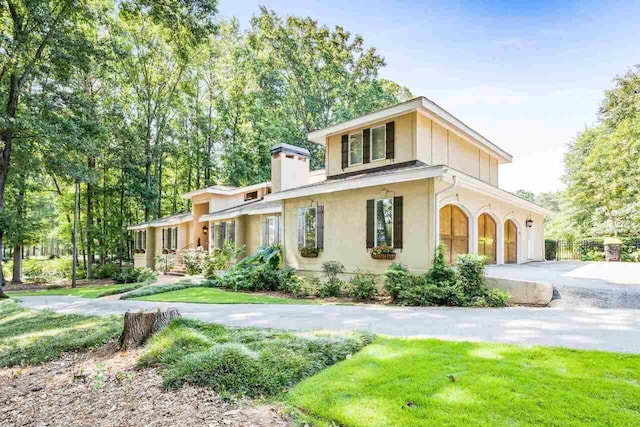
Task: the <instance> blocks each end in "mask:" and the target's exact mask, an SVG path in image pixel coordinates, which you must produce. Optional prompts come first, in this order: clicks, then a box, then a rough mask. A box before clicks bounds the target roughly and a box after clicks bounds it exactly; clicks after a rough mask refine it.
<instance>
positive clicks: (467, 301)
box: [384, 246, 509, 307]
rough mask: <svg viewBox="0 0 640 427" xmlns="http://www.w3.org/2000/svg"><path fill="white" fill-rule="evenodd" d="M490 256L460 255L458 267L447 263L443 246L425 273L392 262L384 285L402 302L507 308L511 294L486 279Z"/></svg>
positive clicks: (396, 299) (401, 303) (457, 262)
mask: <svg viewBox="0 0 640 427" xmlns="http://www.w3.org/2000/svg"><path fill="white" fill-rule="evenodd" d="M485 265H486V258H484V257H481V256H478V255H473V254H468V255H462V256H459V257H458V258H457V260H456V264H455V269H454V268H451V267H450V266H449V265H447V263H446V261H445V259H444V252H443V248H442V246H441V247H439V248H438V253H437V254H436V257H435V259H434V262H433V266H432V268H431V269H430V270H429V272H427V273H426V274H424V275H414V274H411V273H410V272H409V271H408V270H407V269H406V267H404V266H402V265H399V264H392V265H391V267H389V268H388V269H387V271H385V273H384V288H385V289H386V290H387V292H389V295H391V298H392V299H393V301H394V302H395V303H397V304H400V305H413V306H421V305H447V306H481V307H486V306H491V307H503V306H505V305H506V303H507V301H508V299H509V295H508V294H507V293H506V292H503V291H500V290H499V289H492V290H489V289H487V287H486V284H485V282H484V269H485Z"/></svg>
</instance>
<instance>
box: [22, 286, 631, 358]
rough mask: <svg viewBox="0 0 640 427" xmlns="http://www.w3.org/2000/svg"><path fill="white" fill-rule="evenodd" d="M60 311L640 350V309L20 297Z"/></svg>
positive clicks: (33, 305) (32, 304)
mask: <svg viewBox="0 0 640 427" xmlns="http://www.w3.org/2000/svg"><path fill="white" fill-rule="evenodd" d="M19 299H20V300H21V301H22V302H21V305H23V306H25V307H28V308H33V309H51V310H54V311H57V312H62V313H83V314H96V315H109V314H122V313H124V312H126V311H127V310H131V311H137V310H142V309H156V308H166V307H176V308H177V309H178V310H179V311H180V313H181V314H182V315H183V316H186V317H191V318H195V319H200V320H202V321H206V322H212V323H221V324H224V325H229V326H255V327H264V328H282V329H294V330H308V329H336V330H350V329H366V330H370V331H372V332H375V333H378V334H384V335H391V336H400V337H430V338H440V339H446V340H457V341H486V342H505V343H514V344H521V345H550V346H563V347H570V348H578V349H595V350H606V351H616V352H627V353H638V354H640V313H639V312H638V311H637V310H612V309H598V308H572V309H568V308H563V309H558V308H526V307H512V308H503V309H486V308H450V307H385V306H375V305H270V304H256V305H251V304H228V305H224V304H189V303H156V302H147V301H132V300H116V301H114V300H105V299H83V298H77V297H67V296H33V297H20V298H19Z"/></svg>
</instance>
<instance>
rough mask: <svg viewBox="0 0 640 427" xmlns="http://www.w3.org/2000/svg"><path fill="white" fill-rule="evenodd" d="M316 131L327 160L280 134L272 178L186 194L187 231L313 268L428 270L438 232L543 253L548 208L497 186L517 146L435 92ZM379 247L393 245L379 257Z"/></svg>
mask: <svg viewBox="0 0 640 427" xmlns="http://www.w3.org/2000/svg"><path fill="white" fill-rule="evenodd" d="M309 140H310V141H311V142H313V143H316V144H319V145H322V146H324V147H325V169H323V170H320V171H314V172H310V171H309V161H308V158H309V153H308V151H307V150H305V149H302V148H299V147H294V146H291V145H287V144H281V145H278V146H276V147H274V148H273V149H272V151H271V169H272V170H271V175H272V179H271V182H270V183H262V184H257V185H255V186H251V187H243V188H235V187H224V189H223V188H222V187H220V186H216V187H210V188H207V189H202V190H198V191H194V192H192V193H188V194H186V195H185V197H188V198H190V199H191V200H192V201H193V211H192V212H191V213H190V215H191V217H190V220H185V221H186V222H188V223H190V224H191V227H190V229H189V231H190V233H191V236H190V237H189V240H185V241H186V242H187V243H188V244H189V245H193V244H196V243H197V242H198V241H199V243H200V245H198V246H201V247H203V248H208V249H209V250H211V249H213V248H215V247H221V246H222V244H223V243H224V242H225V241H227V240H230V241H233V242H234V244H236V245H238V246H245V247H246V249H247V252H248V253H253V252H255V250H256V249H257V248H258V247H259V246H261V245H267V244H273V243H281V244H282V248H283V257H284V262H285V263H286V264H287V265H289V266H291V267H293V268H295V269H297V270H299V271H301V272H308V273H317V272H319V271H320V270H321V265H322V263H323V262H325V261H341V262H342V263H343V264H344V265H345V267H346V269H347V271H349V272H354V271H356V270H358V269H359V270H363V271H367V272H371V273H382V272H383V271H384V270H385V269H386V268H387V267H388V266H389V265H390V264H391V262H400V263H403V264H405V265H406V266H407V267H408V268H410V269H411V270H414V271H426V270H428V269H429V267H430V266H431V263H432V261H433V256H434V253H435V248H436V247H437V245H438V244H439V243H443V244H444V245H445V247H446V256H447V259H448V260H449V261H450V262H451V261H453V260H454V259H455V257H456V256H457V255H459V254H464V253H479V254H482V255H485V256H487V258H488V259H489V262H491V263H497V264H502V263H523V262H527V261H533V260H543V259H544V240H543V222H544V216H545V215H551V212H550V211H548V210H546V209H544V208H542V207H540V206H538V205H536V204H534V203H531V202H529V201H527V200H524V199H521V198H519V197H517V196H515V195H513V194H511V193H509V192H506V191H504V190H501V189H500V188H498V176H499V165H500V164H503V163H509V162H511V160H512V157H511V155H510V154H508V153H506V152H505V151H504V150H502V149H500V148H499V147H497V146H496V145H494V144H493V143H491V142H490V141H488V140H487V139H486V138H484V137H483V136H482V135H480V134H478V133H477V132H476V131H474V130H473V129H471V128H469V127H468V126H467V125H465V124H464V123H462V122H461V121H460V120H458V119H457V118H455V117H454V116H453V115H451V114H450V113H448V112H447V111H445V110H444V109H442V108H440V107H439V106H438V105H436V104H434V103H433V102H431V101H430V100H428V99H427V98H424V97H419V98H415V99H412V100H410V101H407V102H404V103H401V104H398V105H395V106H392V107H388V108H385V109H382V110H379V111H375V112H373V113H369V114H366V115H364V116H361V117H358V118H355V119H352V120H349V121H346V122H343V123H339V124H336V125H334V126H330V127H328V128H325V129H321V130H317V131H314V132H311V133H310V134H309ZM198 206H199V207H198ZM185 215H186V214H185ZM158 221H160V220H158ZM152 225H153V222H152V223H149V224H148V225H147V226H152ZM135 227H140V225H139V226H135ZM136 230H138V231H141V230H144V227H143V228H142V229H140V228H138V229H136ZM208 230H210V231H211V232H207V231H208ZM156 235H157V233H156ZM178 235H180V228H179V229H178ZM205 236H207V237H206V243H204V240H203V238H204V237H205ZM146 239H147V244H148V245H153V242H151V243H149V238H148V237H147V238H146ZM178 241H179V238H178ZM155 243H156V244H155V251H156V253H157V252H158V249H157V247H158V244H157V240H156V242H155ZM382 247H384V248H386V249H385V250H384V251H383V252H392V253H387V254H386V255H384V256H383V257H382V258H385V259H378V258H381V257H380V256H377V255H376V254H377V253H378V252H380V250H379V249H380V248H382ZM389 248H392V250H391V249H389ZM374 249H376V250H374ZM374 258H375V259H374Z"/></svg>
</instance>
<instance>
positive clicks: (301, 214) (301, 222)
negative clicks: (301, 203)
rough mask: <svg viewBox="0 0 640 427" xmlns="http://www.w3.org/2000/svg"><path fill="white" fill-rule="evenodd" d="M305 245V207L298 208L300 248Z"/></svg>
mask: <svg viewBox="0 0 640 427" xmlns="http://www.w3.org/2000/svg"><path fill="white" fill-rule="evenodd" d="M303 246H304V208H298V249H302V247H303Z"/></svg>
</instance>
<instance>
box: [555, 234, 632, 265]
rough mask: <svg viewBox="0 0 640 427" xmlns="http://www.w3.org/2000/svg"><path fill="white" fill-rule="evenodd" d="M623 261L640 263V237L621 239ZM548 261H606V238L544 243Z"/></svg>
mask: <svg viewBox="0 0 640 427" xmlns="http://www.w3.org/2000/svg"><path fill="white" fill-rule="evenodd" d="M620 240H621V241H622V261H631V262H640V236H639V237H621V238H620ZM544 255H545V259H546V260H547V261H604V238H591V239H575V240H565V239H559V240H553V239H546V240H545V241H544Z"/></svg>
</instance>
